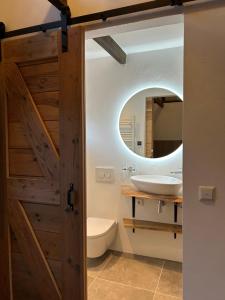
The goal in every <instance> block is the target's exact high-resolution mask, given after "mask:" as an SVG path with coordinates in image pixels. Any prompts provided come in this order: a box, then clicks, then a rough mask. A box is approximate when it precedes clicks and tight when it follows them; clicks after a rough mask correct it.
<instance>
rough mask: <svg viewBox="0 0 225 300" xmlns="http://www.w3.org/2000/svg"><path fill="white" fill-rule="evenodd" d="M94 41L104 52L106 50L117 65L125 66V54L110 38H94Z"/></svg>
mask: <svg viewBox="0 0 225 300" xmlns="http://www.w3.org/2000/svg"><path fill="white" fill-rule="evenodd" d="M94 41H95V42H96V43H98V44H99V45H100V46H101V47H102V48H103V49H104V50H106V51H107V52H108V53H109V54H110V55H111V56H112V57H113V58H114V59H115V60H116V61H117V62H118V63H120V64H122V65H124V64H126V61H127V55H126V53H125V52H124V51H123V49H122V48H121V47H120V46H119V45H118V44H117V43H116V41H115V40H114V39H113V38H112V37H111V36H101V37H98V38H94Z"/></svg>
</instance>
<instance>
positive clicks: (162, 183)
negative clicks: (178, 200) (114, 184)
mask: <svg viewBox="0 0 225 300" xmlns="http://www.w3.org/2000/svg"><path fill="white" fill-rule="evenodd" d="M131 181H132V182H133V184H134V185H135V186H136V188H137V189H138V190H139V191H141V192H146V193H152V194H161V195H178V194H179V192H180V190H181V187H182V180H181V179H179V178H175V177H172V176H162V175H136V176H132V177H131Z"/></svg>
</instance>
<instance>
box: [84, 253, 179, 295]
mask: <svg viewBox="0 0 225 300" xmlns="http://www.w3.org/2000/svg"><path fill="white" fill-rule="evenodd" d="M137 299H138V300H182V265H181V264H180V263H177V262H171V261H164V260H161V259H155V258H148V257H140V256H132V255H127V254H119V253H115V252H109V253H107V254H106V255H105V256H104V257H102V258H99V259H96V260H88V300H137Z"/></svg>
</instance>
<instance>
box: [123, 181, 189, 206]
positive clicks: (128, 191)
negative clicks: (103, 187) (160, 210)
mask: <svg viewBox="0 0 225 300" xmlns="http://www.w3.org/2000/svg"><path fill="white" fill-rule="evenodd" d="M121 193H122V195H123V196H125V197H136V198H138V199H143V200H151V201H160V200H161V201H165V202H169V203H182V202H183V197H182V196H173V195H158V194H149V193H145V192H140V191H137V190H135V189H134V188H133V187H132V186H130V185H124V186H122V187H121Z"/></svg>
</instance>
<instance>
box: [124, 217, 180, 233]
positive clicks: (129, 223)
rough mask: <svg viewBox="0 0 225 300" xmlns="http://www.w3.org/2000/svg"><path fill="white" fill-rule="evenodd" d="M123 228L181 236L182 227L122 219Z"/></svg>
mask: <svg viewBox="0 0 225 300" xmlns="http://www.w3.org/2000/svg"><path fill="white" fill-rule="evenodd" d="M123 224H124V227H126V228H132V229H147V230H155V231H164V232H165V231H166V232H172V233H178V234H182V225H177V224H166V223H159V222H151V221H142V220H136V219H123Z"/></svg>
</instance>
